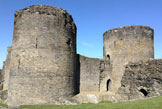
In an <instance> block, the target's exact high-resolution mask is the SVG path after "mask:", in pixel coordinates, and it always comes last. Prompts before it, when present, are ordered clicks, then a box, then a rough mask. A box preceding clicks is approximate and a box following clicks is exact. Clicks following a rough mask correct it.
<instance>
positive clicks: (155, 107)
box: [21, 97, 162, 109]
mask: <svg viewBox="0 0 162 109" xmlns="http://www.w3.org/2000/svg"><path fill="white" fill-rule="evenodd" d="M21 109H162V97H156V98H151V99H147V100H137V101H131V102H122V103H112V102H109V101H102V102H100V103H98V104H92V103H87V104H80V105H61V106H58V105H38V106H21Z"/></svg>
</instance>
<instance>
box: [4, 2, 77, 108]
mask: <svg viewBox="0 0 162 109" xmlns="http://www.w3.org/2000/svg"><path fill="white" fill-rule="evenodd" d="M75 64H76V26H75V24H74V22H73V19H72V16H71V15H69V14H68V13H67V12H66V11H65V10H62V9H60V8H56V7H51V6H43V5H35V6H31V7H29V8H25V9H23V10H20V11H17V12H16V13H15V22H14V36H13V44H12V51H11V57H10V77H9V86H8V99H7V102H8V105H10V106H12V105H14V106H15V105H23V104H44V103H50V102H54V100H57V99H58V98H59V97H69V96H73V95H74V93H75V92H74V89H75V85H74V80H75V70H76V69H75Z"/></svg>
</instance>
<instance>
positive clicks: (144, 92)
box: [140, 89, 148, 97]
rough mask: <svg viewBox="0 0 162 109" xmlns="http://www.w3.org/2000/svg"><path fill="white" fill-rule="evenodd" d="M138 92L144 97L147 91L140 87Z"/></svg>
mask: <svg viewBox="0 0 162 109" xmlns="http://www.w3.org/2000/svg"><path fill="white" fill-rule="evenodd" d="M140 92H141V93H142V94H143V95H144V96H145V97H146V96H147V95H148V92H147V91H146V90H145V89H140Z"/></svg>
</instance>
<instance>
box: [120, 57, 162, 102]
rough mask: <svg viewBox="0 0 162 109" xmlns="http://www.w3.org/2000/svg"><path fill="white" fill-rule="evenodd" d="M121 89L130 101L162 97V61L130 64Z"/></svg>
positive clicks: (144, 61) (121, 92) (121, 93)
mask: <svg viewBox="0 0 162 109" xmlns="http://www.w3.org/2000/svg"><path fill="white" fill-rule="evenodd" d="M121 84H122V86H121V87H120V88H119V90H118V93H119V94H120V95H124V96H127V97H128V99H129V100H132V99H140V98H147V97H153V96H162V59H156V60H143V61H139V62H136V63H129V64H128V65H127V66H126V70H125V73H124V76H123V78H122V81H121Z"/></svg>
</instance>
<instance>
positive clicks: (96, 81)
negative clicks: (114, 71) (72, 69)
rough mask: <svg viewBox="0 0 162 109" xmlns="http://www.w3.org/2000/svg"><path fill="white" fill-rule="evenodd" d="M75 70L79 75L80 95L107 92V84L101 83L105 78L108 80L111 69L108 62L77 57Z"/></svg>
mask: <svg viewBox="0 0 162 109" xmlns="http://www.w3.org/2000/svg"><path fill="white" fill-rule="evenodd" d="M107 63H108V64H107ZM77 70H78V72H79V73H78V74H79V75H80V83H79V85H80V93H86V92H87V93H96V92H100V89H102V91H106V90H107V89H106V87H107V83H106V82H103V81H104V79H105V78H106V79H107V77H108V79H110V75H111V67H110V65H109V62H108V61H104V60H101V59H97V58H88V57H85V56H81V55H78V67H77Z"/></svg>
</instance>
